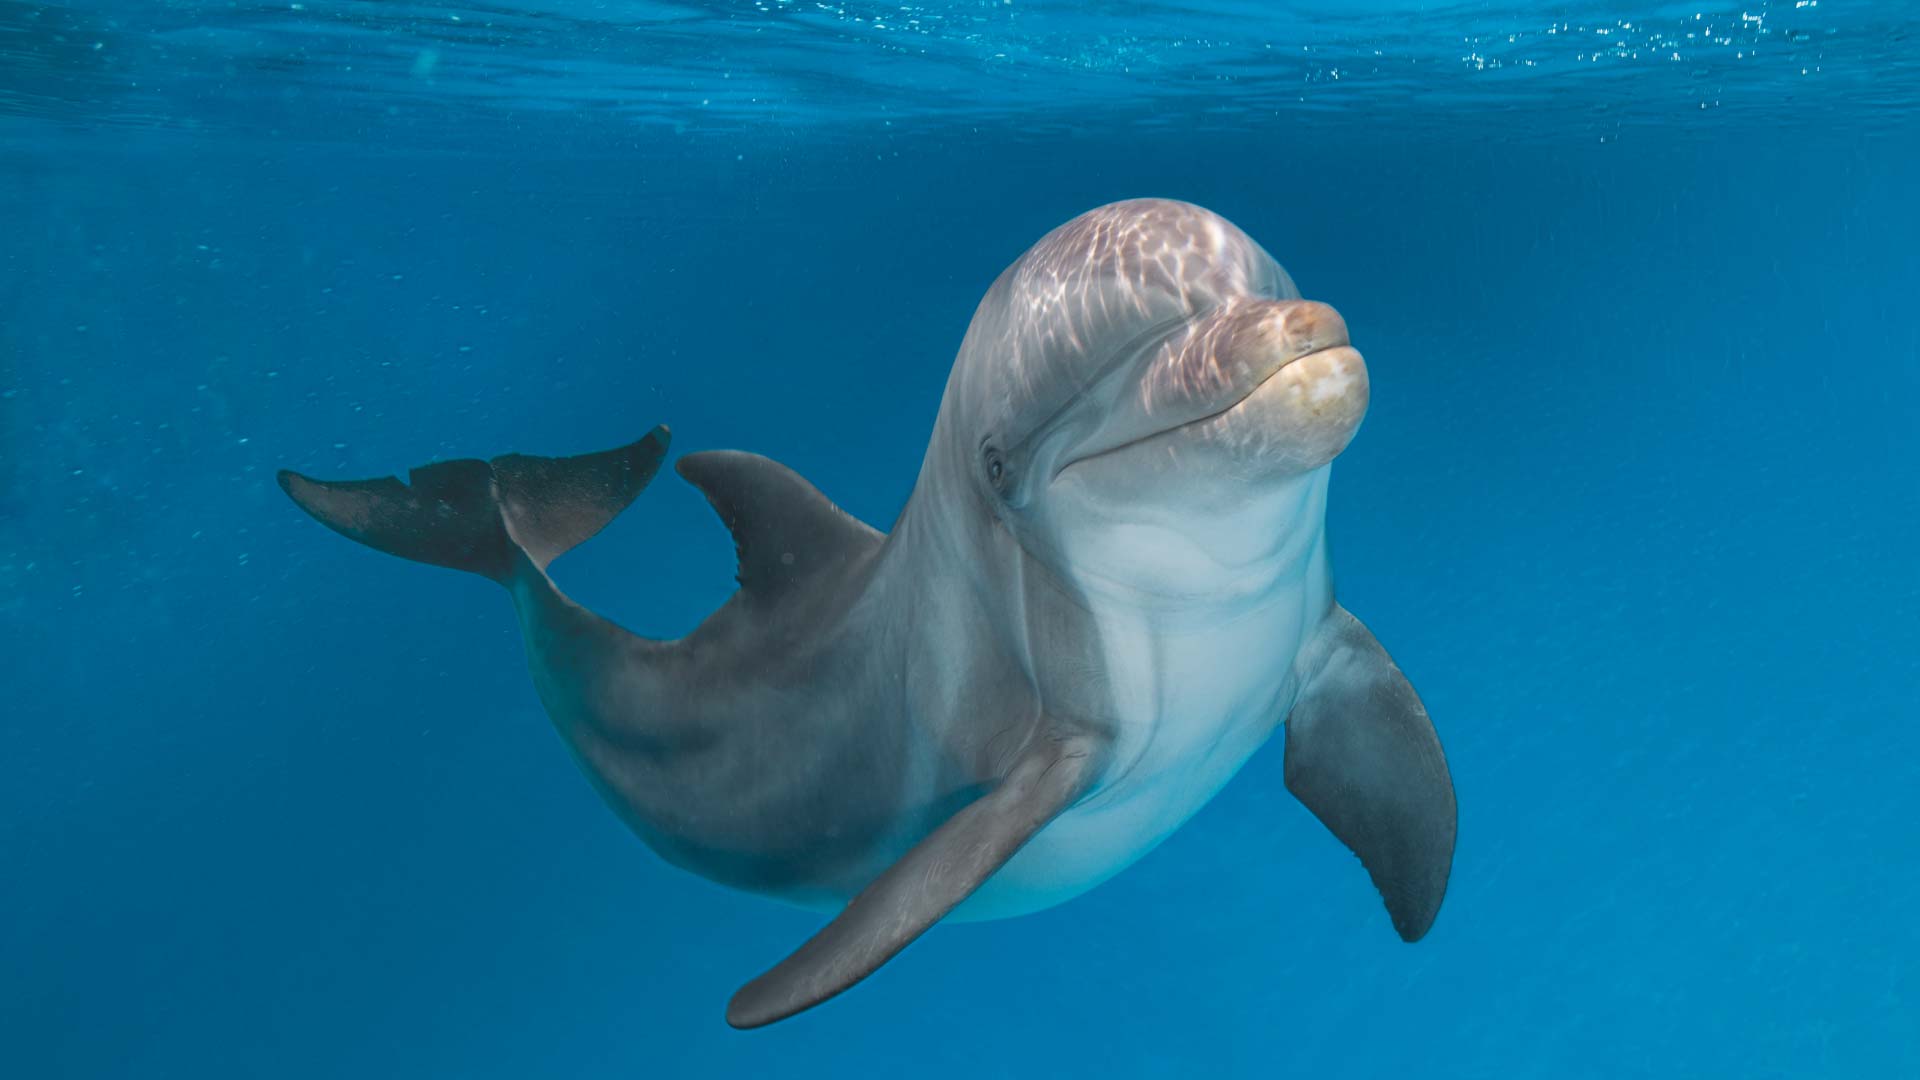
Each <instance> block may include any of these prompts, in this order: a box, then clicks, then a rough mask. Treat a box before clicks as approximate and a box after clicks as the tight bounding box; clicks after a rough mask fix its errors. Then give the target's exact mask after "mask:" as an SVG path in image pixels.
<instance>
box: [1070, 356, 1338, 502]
mask: <svg viewBox="0 0 1920 1080" xmlns="http://www.w3.org/2000/svg"><path fill="white" fill-rule="evenodd" d="M1343 336H1344V335H1343ZM1341 351H1345V352H1351V353H1353V354H1354V355H1355V356H1356V357H1358V355H1359V351H1358V350H1356V349H1355V348H1354V347H1353V346H1352V345H1351V344H1349V343H1347V342H1345V341H1342V342H1340V343H1339V344H1334V345H1326V346H1323V347H1321V348H1317V349H1313V350H1312V351H1309V352H1303V353H1300V354H1299V355H1297V356H1292V357H1289V358H1287V359H1286V360H1283V361H1281V362H1280V364H1279V366H1277V367H1275V368H1274V369H1273V370H1272V371H1269V372H1267V373H1266V374H1265V375H1262V376H1261V377H1260V378H1259V379H1258V380H1257V381H1255V382H1254V383H1253V384H1252V385H1250V386H1248V387H1247V388H1246V389H1245V390H1242V391H1240V392H1239V393H1238V394H1237V395H1236V396H1235V397H1234V398H1233V400H1231V401H1229V402H1227V403H1226V404H1224V405H1221V406H1220V407H1219V408H1218V409H1215V410H1213V411H1212V412H1209V413H1206V414H1205V415H1203V416H1196V417H1192V418H1191V419H1187V420H1182V421H1180V422H1178V423H1174V424H1169V425H1167V426H1166V427H1164V428H1159V429H1157V430H1154V431H1150V432H1148V433H1146V434H1144V435H1140V436H1137V437H1135V438H1132V439H1128V440H1127V441H1125V442H1122V443H1119V444H1117V445H1114V446H1107V447H1102V448H1100V449H1098V450H1095V451H1093V452H1092V453H1089V454H1079V455H1076V456H1074V457H1071V458H1068V459H1067V460H1066V461H1064V462H1063V463H1061V464H1060V466H1059V467H1057V468H1055V469H1054V471H1053V476H1054V478H1055V479H1058V478H1059V477H1060V475H1061V474H1062V473H1064V472H1066V471H1067V470H1068V469H1071V468H1073V467H1074V466H1075V465H1079V464H1081V463H1082V462H1087V461H1095V460H1098V459H1100V458H1104V457H1107V456H1109V455H1112V454H1118V453H1121V452H1122V451H1126V450H1131V449H1133V448H1135V447H1138V446H1141V445H1142V444H1145V443H1150V442H1152V441H1154V440H1155V439H1161V438H1166V437H1168V436H1172V435H1176V434H1178V433H1179V432H1182V431H1186V430H1189V429H1194V428H1198V427H1199V426H1201V425H1203V424H1210V423H1214V422H1216V421H1218V420H1220V419H1221V418H1222V417H1225V416H1227V415H1229V414H1231V413H1234V412H1236V411H1238V410H1240V409H1241V408H1243V407H1244V406H1246V405H1247V403H1248V402H1249V401H1251V400H1252V399H1253V398H1254V396H1255V395H1257V394H1259V393H1260V392H1261V391H1262V390H1265V389H1266V388H1267V387H1268V386H1270V385H1271V384H1272V383H1273V382H1274V380H1275V379H1278V378H1279V377H1280V373H1281V372H1283V371H1286V370H1287V369H1288V368H1290V367H1292V366H1293V365H1295V364H1298V363H1300V362H1302V361H1304V360H1311V359H1313V358H1315V357H1324V356H1327V355H1329V354H1331V353H1336V352H1341Z"/></svg>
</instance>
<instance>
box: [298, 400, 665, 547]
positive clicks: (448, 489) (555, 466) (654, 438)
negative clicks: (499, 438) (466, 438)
mask: <svg viewBox="0 0 1920 1080" xmlns="http://www.w3.org/2000/svg"><path fill="white" fill-rule="evenodd" d="M667 440H668V432H667V428H666V425H664V424H663V425H661V426H660V427H657V428H654V429H653V430H652V431H650V432H648V433H647V435H646V437H645V438H643V439H641V440H640V441H639V442H635V443H630V444H628V445H626V446H622V447H620V448H618V449H615V450H603V451H601V452H600V453H597V454H581V455H579V456H578V457H564V458H549V457H533V456H531V455H528V454H508V455H506V456H504V457H497V458H494V459H493V460H491V461H478V460H475V459H471V458H467V459H462V460H459V461H442V462H438V463H436V464H433V465H426V466H422V467H421V468H418V469H414V470H413V471H412V472H410V473H409V474H408V476H407V482H406V483H401V482H400V480H399V479H398V478H397V477H392V476H386V477H381V478H380V479H378V480H313V479H309V478H307V477H305V476H301V475H300V474H299V473H296V472H289V471H286V470H282V471H281V473H280V486H281V487H282V488H283V489H285V491H286V493H287V494H288V495H289V496H291V497H292V498H293V501H294V502H296V503H299V504H300V508H301V509H302V510H305V511H306V512H307V513H309V514H312V515H313V516H314V517H315V518H316V519H318V520H319V522H320V523H321V524H322V525H325V526H326V527H327V528H329V529H332V530H333V531H335V532H337V533H339V534H341V535H342V536H345V537H348V538H350V539H354V540H358V541H359V542H361V543H363V544H365V545H367V546H368V547H370V548H375V549H378V550H380V551H384V552H386V553H387V554H389V555H398V556H400V557H401V558H403V559H413V560H414V561H416V562H423V563H432V564H433V565H435V566H447V567H452V568H453V569H455V570H466V571H470V572H472V573H475V574H481V575H484V576H486V577H489V578H492V579H493V580H495V581H498V582H500V583H501V584H503V585H505V584H509V583H510V582H511V581H512V580H513V578H514V576H515V574H516V573H517V572H518V571H519V568H520V566H521V565H522V564H521V560H520V559H519V558H518V556H519V555H521V554H524V555H525V556H526V558H527V560H529V561H531V562H532V564H533V565H534V566H536V567H538V568H539V569H541V570H545V569H546V568H547V564H548V563H550V562H552V561H553V560H554V559H555V558H557V557H559V556H560V555H561V554H562V553H563V552H565V551H566V550H567V549H569V548H571V547H573V546H574V545H575V544H578V543H580V542H581V541H582V540H585V539H587V538H588V537H590V536H592V535H593V534H594V533H597V532H599V531H600V530H601V529H603V528H605V527H606V524H607V522H609V521H612V520H613V519H614V518H615V517H616V516H618V515H619V513H620V511H622V510H625V509H626V508H627V505H628V504H629V503H631V502H633V500H634V497H635V496H637V495H639V494H640V491H641V489H643V488H645V487H646V486H647V481H649V480H652V479H653V474H654V473H656V472H658V471H659V469H660V462H661V461H662V460H664V459H665V458H666V456H667Z"/></svg>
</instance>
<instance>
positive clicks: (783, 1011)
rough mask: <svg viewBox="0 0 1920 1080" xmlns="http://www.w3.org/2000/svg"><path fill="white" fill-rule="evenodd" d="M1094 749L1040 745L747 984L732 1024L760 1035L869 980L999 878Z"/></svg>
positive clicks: (732, 1006)
mask: <svg viewBox="0 0 1920 1080" xmlns="http://www.w3.org/2000/svg"><path fill="white" fill-rule="evenodd" d="M1096 745H1097V744H1096V743H1095V741H1094V740H1091V739H1087V738H1083V737H1079V736H1069V737H1050V738H1047V737H1043V738H1040V739H1036V740H1035V745H1034V746H1033V747H1032V748H1031V749H1029V750H1028V751H1027V753H1026V754H1024V755H1023V756H1022V757H1021V759H1020V760H1019V761H1018V762H1017V763H1016V764H1015V765H1014V767H1013V769H1012V770H1011V771H1010V772H1009V773H1008V774H1007V777H1006V779H1004V780H1002V781H1001V782H1000V783H999V785H998V786H996V787H995V788H994V789H993V790H992V791H990V792H988V793H987V794H986V795H983V796H981V797H980V798H979V799H977V800H976V801H974V802H973V803H971V804H969V805H968V806H967V807H966V809H964V810H961V811H960V812H959V813H958V814H955V815H954V816H953V817H951V818H949V819H948V820H947V822H946V824H944V825H942V826H940V827H939V828H938V829H935V830H934V831H933V833H932V835H930V836H928V837H927V838H926V839H925V840H922V841H921V842H920V843H919V844H917V845H915V846H914V847H913V849H912V850H910V851H908V852H907V854H906V855H905V856H903V857H902V858H901V859H900V861H899V862H897V863H895V864H893V865H892V866H891V867H889V868H888V869H887V870H886V872H885V873H883V874H881V875H880V876H879V877H878V878H877V879H875V880H874V882H873V884H871V885H869V886H867V887H866V889H864V890H863V891H862V892H861V893H860V895H858V896H856V897H854V898H853V901H852V902H851V903H849V904H848V905H847V906H846V908H845V910H843V911H842V912H841V913H840V915H839V916H838V917H837V918H835V919H834V920H833V921H832V922H831V923H828V924H827V926H826V928H825V929H823V930H821V931H820V932H819V933H818V934H815V935H814V936H813V937H812V938H810V939H809V940H808V941H807V943H806V944H804V945H802V946H800V948H799V949H798V950H797V951H796V952H794V954H793V955H792V956H789V957H787V958H786V959H785V960H782V961H781V962H780V963H779V964H778V965H776V966H775V967H774V968H773V969H772V970H770V971H768V972H767V973H766V974H764V975H762V976H760V977H759V978H757V979H755V980H753V981H752V982H750V983H748V984H747V985H746V986H744V987H742V988H741V989H740V992H739V993H737V994H735V995H734V996H733V1001H732V1002H731V1003H729V1004H728V1006H727V1023H729V1024H732V1025H733V1026H734V1027H737V1028H752V1027H760V1026H761V1025H763V1024H771V1023H773V1022H774V1021H776V1020H782V1019H785V1018H786V1017H789V1016H792V1015H793V1014H794V1013H797V1012H800V1011H801V1010H803V1009H808V1008H811V1007H812V1006H814V1005H818V1004H819V1003H821V1002H822V1001H825V1000H827V999H828V998H830V997H832V996H834V995H835V994H838V993H839V992H841V991H842V990H845V989H846V988H848V987H849V986H852V985H853V984H854V983H857V982H859V981H860V980H861V979H864V978H866V977H867V976H868V975H870V974H872V973H873V972H874V970H875V969H877V968H878V967H879V966H880V965H881V964H884V963H886V962H887V961H888V960H890V959H892V958H893V956H894V954H895V953H898V952H899V951H900V950H901V949H904V948H906V947H907V945H909V944H910V943H912V941H913V940H914V939H915V938H917V937H919V936H920V935H921V934H922V933H924V932H925V931H926V930H927V928H928V927H930V926H932V925H933V924H934V923H936V922H938V921H940V918H941V917H942V916H944V915H945V914H946V913H947V912H949V911H951V910H953V908H954V907H955V906H956V905H958V904H959V903H960V901H962V900H965V899H966V898H967V897H968V896H969V895H971V894H972V893H973V891H974V890H975V889H978V888H979V887H980V886H981V885H982V884H984V883H985V882H986V880H987V879H988V878H989V877H991V876H993V873H994V871H996V870H998V869H999V868H1000V867H1001V866H1002V865H1003V864H1004V863H1006V861H1007V860H1008V859H1010V858H1012V857H1013V854H1014V853H1015V852H1017V851H1019V850H1020V848H1021V847H1022V846H1023V845H1025V844H1026V842H1027V841H1028V840H1030V839H1032V838H1033V836H1034V834H1035V833H1037V832H1039V831H1040V830H1041V828H1043V827H1044V826H1045V825H1046V824H1047V822H1049V821H1052V820H1053V819H1054V817H1055V816H1056V815H1058V814H1059V813H1060V812H1061V811H1062V810H1065V809H1066V808H1067V807H1069V806H1071V805H1072V804H1073V802H1074V801H1075V800H1076V799H1078V798H1079V797H1080V795H1081V794H1082V793H1084V792H1085V791H1086V790H1087V788H1088V786H1089V785H1090V784H1091V783H1092V781H1093V779H1094V777H1095V776H1097V775H1098V773H1099V767H1098V766H1099V754H1098V753H1097V752H1096Z"/></svg>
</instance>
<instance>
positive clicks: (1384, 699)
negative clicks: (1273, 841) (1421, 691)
mask: <svg viewBox="0 0 1920 1080" xmlns="http://www.w3.org/2000/svg"><path fill="white" fill-rule="evenodd" d="M1297 670H1298V672H1299V674H1300V678H1301V687H1300V696H1299V699H1298V700H1297V701H1296V702H1295V704H1294V707H1293V713H1292V714H1291V715H1290V716H1288V717H1287V751H1286V752H1287V761H1286V777H1287V790H1288V791H1291V792H1293V794H1294V796H1295V797H1296V798H1298V799H1299V800H1300V801H1301V802H1302V803H1304V804H1306V807H1307V809H1309V810H1311V811H1313V816H1315V817H1317V818H1319V819H1320V821H1321V823H1322V824H1324V825H1326V827H1327V828H1328V829H1330V830H1332V832H1333V835H1335V836H1337V837H1339V838H1340V842H1341V843H1343V844H1345V845H1347V847H1349V848H1351V849H1353V853H1354V854H1356V855H1358V856H1360V862H1361V864H1362V865H1363V866H1365V867H1366V868H1367V873H1368V874H1369V875H1371V876H1372V878H1373V884H1374V887H1375V888H1377V889H1379V890H1380V896H1381V898H1382V899H1384V900H1385V901H1386V902H1387V914H1388V915H1390V916H1392V918H1393V928H1394V929H1395V930H1398V931H1399V932H1400V936H1401V937H1402V938H1404V939H1405V940H1407V941H1418V940H1419V939H1420V938H1421V937H1422V936H1423V935H1424V934H1426V932H1427V928H1428V927H1430V926H1432V925H1433V919H1434V916H1435V915H1437V914H1439V912H1440V901H1441V899H1442V898H1443V897H1444V896H1445V895H1446V892H1447V875H1448V873H1449V872H1450V871H1451V869H1452V867H1453V840H1454V801H1453V779H1452V777H1451V776H1449V775H1448V773H1447V758H1446V755H1445V754H1444V753H1442V752H1441V750H1440V738H1439V736H1437V735H1436V734H1434V730H1433V722H1432V721H1431V720H1429V719H1427V710H1426V707H1425V706H1423V705H1421V704H1420V696H1419V695H1418V694H1416V693H1414V690H1413V686H1412V684H1410V683H1408V682H1407V678H1406V676H1405V675H1402V674H1401V673H1400V669H1399V668H1398V667H1396V666H1395V665H1394V662H1393V658H1392V657H1389V656H1388V655H1387V651H1386V650H1385V649H1383V648H1381V647H1380V643H1379V642H1378V641H1376V640H1375V639H1374V636H1373V634H1372V633H1370V632H1369V631H1368V630H1367V628H1366V627H1365V626H1364V625H1362V624H1361V622H1360V620H1358V619H1356V618H1354V617H1353V615H1352V613H1350V612H1348V611H1347V610H1346V609H1345V608H1342V607H1338V606H1336V607H1335V608H1334V609H1333V612H1332V614H1330V615H1328V616H1327V620H1326V622H1325V623H1324V624H1322V626H1321V628H1320V631H1319V634H1318V635H1317V636H1316V637H1315V638H1314V640H1313V642H1312V643H1311V644H1310V645H1309V646H1308V647H1307V648H1306V649H1304V650H1302V652H1301V655H1300V659H1299V660H1298V661H1297Z"/></svg>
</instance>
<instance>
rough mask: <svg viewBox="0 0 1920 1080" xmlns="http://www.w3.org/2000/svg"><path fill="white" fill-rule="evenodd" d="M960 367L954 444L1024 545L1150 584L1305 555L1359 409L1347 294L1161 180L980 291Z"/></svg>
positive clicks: (1184, 591)
mask: <svg viewBox="0 0 1920 1080" xmlns="http://www.w3.org/2000/svg"><path fill="white" fill-rule="evenodd" d="M954 380H955V385H954V386H953V387H951V388H950V393H949V399H950V403H951V401H952V400H953V399H954V398H955V397H956V395H955V394H954V393H953V391H956V390H957V391H959V394H958V397H959V399H960V400H961V401H962V402H963V403H964V407H961V408H957V409H956V410H955V412H954V415H953V416H951V417H949V419H950V420H951V421H953V430H951V431H950V433H949V434H950V437H951V440H952V443H953V445H952V447H951V452H952V454H953V456H954V457H955V458H962V457H964V458H965V459H966V460H967V462H968V465H967V468H968V470H969V471H970V473H971V477H970V479H971V482H972V483H973V484H974V485H975V486H976V488H977V490H978V491H979V492H980V494H981V496H982V497H983V498H984V499H986V500H987V501H988V504H989V505H990V506H992V507H993V508H994V512H995V513H996V514H997V515H998V516H999V518H1000V520H1001V521H1002V522H1004V523H1005V525H1006V527H1007V528H1008V529H1009V531H1011V532H1012V533H1013V534H1014V536H1015V537H1016V538H1017V539H1018V540H1019V541H1020V544H1021V546H1022V547H1023V548H1025V549H1027V550H1028V551H1029V552H1030V553H1032V554H1033V555H1034V556H1035V557H1037V558H1039V559H1040V560H1041V561H1042V562H1044V563H1047V564H1050V565H1052V566H1054V567H1055V568H1056V569H1057V570H1060V571H1061V572H1062V573H1063V574H1065V575H1067V576H1070V577H1071V578H1073V579H1074V580H1076V581H1077V582H1080V583H1081V584H1082V585H1084V586H1087V587H1098V588H1111V589H1114V590H1117V591H1120V592H1123V593H1126V594H1129V595H1134V596H1138V597H1143V598H1146V599H1149V600H1152V601H1155V602H1172V603H1181V602H1186V601H1195V602H1198V601H1203V600H1206V599H1208V598H1217V597H1220V596H1222V595H1232V594H1240V593H1244V592H1245V591H1246V590H1249V589H1255V588H1258V587H1259V586H1260V584H1261V583H1262V582H1264V581H1270V580H1271V579H1272V576H1273V574H1272V573H1267V572H1266V571H1272V572H1273V573H1279V572H1281V565H1282V564H1283V563H1285V562H1287V560H1289V559H1290V558H1291V559H1293V560H1294V561H1296V562H1297V560H1298V558H1299V557H1301V552H1300V550H1299V549H1300V548H1301V546H1302V545H1303V544H1305V545H1311V543H1312V542H1313V541H1314V540H1315V539H1317V537H1318V530H1319V524H1320V518H1321V514H1322V506H1323V504H1322V493H1323V492H1324V483H1323V480H1324V477H1325V474H1326V468H1325V467H1326V465H1327V464H1328V463H1329V462H1330V461H1332V460H1333V458H1334V457H1335V456H1336V455H1337V454H1339V453H1340V451H1341V450H1343V449H1345V447H1346V445H1347V443H1348V441H1349V440H1350V439H1351V438H1352V437H1353V434H1354V431H1355V430H1356V429H1357V428H1358V427H1359V424H1360V420H1361V418H1362V416H1364V414H1365V413H1366V408H1367V370H1366V365H1365V363H1364V362H1363V361H1362V360H1361V358H1360V354H1359V353H1358V352H1356V351H1355V350H1354V349H1353V347H1352V345H1351V344H1350V343H1349V341H1348V338H1347V327H1346V324H1345V322H1344V321H1343V320H1342V319H1341V318H1340V316H1339V314H1338V313H1336V312H1335V311H1334V310H1333V309H1332V308H1331V307H1328V306H1327V305H1325V304H1321V303H1314V302H1311V301H1306V300H1302V299H1300V298H1299V293H1298V291H1297V290H1295V288H1294V286H1293V283H1292V281H1291V280H1290V279H1288V277H1287V275H1286V273H1285V272H1284V271H1283V270H1281V268H1280V267H1279V265H1278V264H1277V263H1275V262H1274V261H1273V259H1272V257H1270V256H1269V255H1268V254H1267V253H1266V252H1265V251H1263V250H1261V248H1260V247H1259V245H1257V244H1255V243H1254V242H1253V241H1252V240H1251V239H1249V238H1248V237H1247V236H1246V235H1245V234H1244V233H1242V232H1240V230H1238V229H1236V228H1235V227H1234V226H1233V225H1231V224H1229V223H1228V222H1227V221H1225V220H1224V219H1222V218H1220V217H1218V216H1217V215H1215V214H1212V213H1210V212H1208V211H1206V210H1202V209H1200V208H1199V207H1196V206H1191V205H1188V204H1185V203H1177V202H1169V201H1164V200H1136V201H1131V202H1124V203H1116V204H1113V205H1111V206H1106V207H1102V208H1100V209H1098V210H1095V211H1092V212H1090V213H1088V214H1084V215H1082V216H1081V217H1079V218H1076V219H1075V220H1074V221H1072V222H1069V223H1068V224H1066V225H1064V226H1062V227H1061V228H1059V229H1056V230H1055V231H1054V232H1053V233H1051V234H1049V235H1048V236H1047V237H1046V238H1045V239H1043V240H1042V241H1041V242H1040V243H1039V244H1036V245H1035V246H1034V248H1033V249H1032V250H1030V251H1029V252H1028V253H1027V254H1026V255H1025V256H1023V257H1022V258H1021V259H1020V260H1019V261H1018V262H1016V263H1015V264H1014V265H1013V266H1012V267H1010V268H1009V269H1008V270H1007V272H1006V273H1004V274H1002V275H1001V277H1000V279H999V281H997V282H996V283H995V284H994V287H993V289H992V290H991V291H990V292H989V293H988V295H987V297H986V299H985V300H984V301H983V302H982V304H981V306H980V310H979V311H978V312H977V313H976V315H975V317H974V321H973V324H972V326H971V328H970V329H969V331H968V335H967V341H966V344H965V345H963V346H962V349H961V356H960V361H959V363H958V364H956V369H955V372H954Z"/></svg>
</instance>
